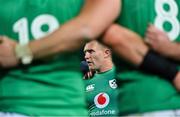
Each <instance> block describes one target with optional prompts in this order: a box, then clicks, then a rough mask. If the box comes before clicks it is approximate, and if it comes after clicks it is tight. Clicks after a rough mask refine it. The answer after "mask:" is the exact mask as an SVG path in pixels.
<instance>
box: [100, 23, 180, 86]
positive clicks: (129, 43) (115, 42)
mask: <svg viewBox="0 0 180 117" xmlns="http://www.w3.org/2000/svg"><path fill="white" fill-rule="evenodd" d="M103 42H104V43H105V44H106V45H108V46H110V47H111V48H112V50H113V51H114V52H115V53H116V54H117V55H118V56H120V57H122V58H123V59H125V60H126V61H128V62H130V63H132V64H134V65H135V66H136V67H137V68H139V69H140V70H142V71H145V72H149V73H152V74H156V75H159V76H161V77H162V78H165V79H166V80H169V81H171V82H172V83H173V84H174V86H175V87H176V89H177V90H180V72H179V71H178V69H177V66H176V65H175V64H173V63H172V62H171V61H168V60H166V59H165V58H164V57H162V56H159V55H158V54H156V53H154V52H151V51H150V49H149V47H148V46H147V45H146V43H145V42H144V41H143V39H142V37H140V36H139V35H138V34H136V33H135V32H132V31H130V30H128V29H126V28H125V27H122V26H120V25H116V24H114V25H112V26H111V27H110V28H109V29H108V30H107V31H106V33H105V35H104V37H103ZM161 62H162V64H161ZM159 63H160V64H159Z"/></svg>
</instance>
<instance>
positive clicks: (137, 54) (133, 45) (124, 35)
mask: <svg viewBox="0 0 180 117" xmlns="http://www.w3.org/2000/svg"><path fill="white" fill-rule="evenodd" d="M104 43H105V44H107V45H108V46H110V47H111V48H112V50H113V51H114V52H116V54H117V55H118V56H120V57H122V58H123V59H125V60H127V61H128V62H130V63H132V64H134V65H135V66H138V65H139V64H140V63H141V62H142V60H143V58H144V56H145V54H146V53H147V51H148V47H147V45H146V44H145V43H144V42H143V40H142V38H141V37H140V36H139V35H137V34H136V33H135V32H132V31H130V30H128V29H126V28H124V27H121V26H119V25H116V24H115V25H112V26H111V27H110V28H109V29H108V30H107V32H106V33H105V36H104Z"/></svg>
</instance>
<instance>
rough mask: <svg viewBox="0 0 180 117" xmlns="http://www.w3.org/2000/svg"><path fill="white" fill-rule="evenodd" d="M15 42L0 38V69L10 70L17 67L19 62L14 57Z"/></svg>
mask: <svg viewBox="0 0 180 117" xmlns="http://www.w3.org/2000/svg"><path fill="white" fill-rule="evenodd" d="M16 44H17V42H15V41H13V40H11V39H10V38H8V37H5V36H0V67H2V68H10V67H15V66H17V65H18V63H19V61H18V59H17V58H16V55H15V46H16Z"/></svg>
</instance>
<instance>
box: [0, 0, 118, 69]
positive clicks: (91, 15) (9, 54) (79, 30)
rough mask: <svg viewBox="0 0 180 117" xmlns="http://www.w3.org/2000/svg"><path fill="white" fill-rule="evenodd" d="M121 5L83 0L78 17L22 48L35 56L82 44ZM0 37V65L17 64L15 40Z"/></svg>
mask: <svg viewBox="0 0 180 117" xmlns="http://www.w3.org/2000/svg"><path fill="white" fill-rule="evenodd" d="M120 5H121V4H120V0H86V1H85V5H84V7H83V8H82V11H81V12H80V14H79V15H78V16H77V17H75V18H74V19H72V20H71V21H69V22H67V23H65V24H64V25H62V26H61V27H60V28H59V29H57V30H56V31H55V32H53V33H52V34H50V35H49V36H46V37H43V38H42V39H39V40H34V41H31V42H30V43H29V44H28V45H25V46H26V47H23V48H25V50H26V52H27V53H28V54H31V55H33V57H34V58H35V59H37V58H38V59H41V58H43V57H46V56H51V55H55V54H57V53H62V52H67V51H74V50H75V49H78V48H80V47H81V46H82V44H83V42H84V40H93V39H96V38H97V37H98V36H99V35H100V34H101V33H102V32H103V31H104V30H105V29H106V28H107V27H108V26H109V25H110V24H111V23H112V22H113V21H114V20H115V19H116V17H117V16H118V15H119V11H120ZM0 40H3V43H1V46H0V50H1V47H2V46H3V48H4V51H0V55H1V56H0V65H1V66H2V67H3V66H6V67H12V66H16V65H17V64H18V61H17V57H16V54H15V52H14V51H15V48H16V47H17V42H15V41H12V40H10V39H9V38H8V37H6V38H4V37H0ZM6 40H8V41H6ZM4 45H8V46H4ZM18 47H19V46H18ZM20 54H26V53H20ZM8 58H11V59H10V60H9V59H8Z"/></svg>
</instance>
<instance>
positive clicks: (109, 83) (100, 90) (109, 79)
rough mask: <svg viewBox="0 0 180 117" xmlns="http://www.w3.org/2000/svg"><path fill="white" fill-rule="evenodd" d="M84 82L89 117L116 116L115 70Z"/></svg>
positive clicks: (98, 74)
mask: <svg viewBox="0 0 180 117" xmlns="http://www.w3.org/2000/svg"><path fill="white" fill-rule="evenodd" d="M84 82H85V86H86V89H85V91H86V97H87V103H88V108H89V115H90V116H115V115H118V106H117V94H118V93H117V84H116V79H115V68H112V69H111V70H109V71H106V72H103V73H97V74H95V76H94V77H93V78H92V79H89V80H84Z"/></svg>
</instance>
